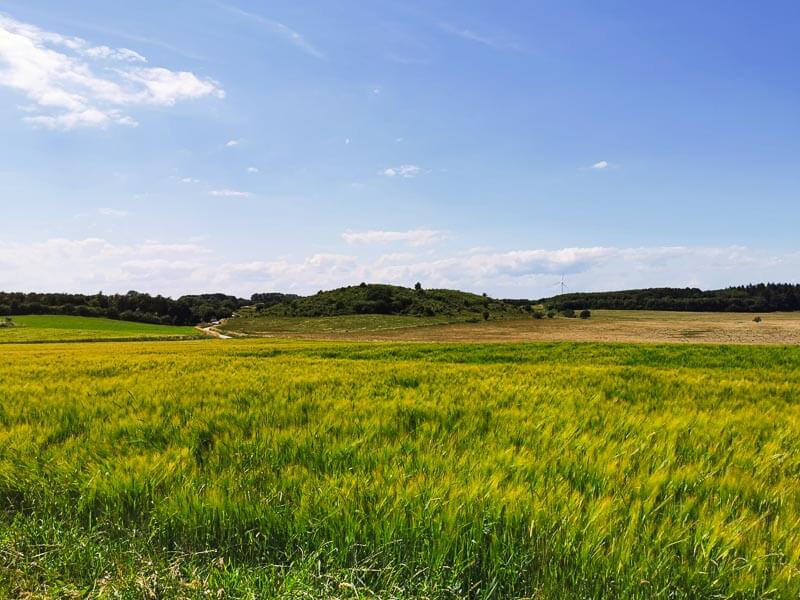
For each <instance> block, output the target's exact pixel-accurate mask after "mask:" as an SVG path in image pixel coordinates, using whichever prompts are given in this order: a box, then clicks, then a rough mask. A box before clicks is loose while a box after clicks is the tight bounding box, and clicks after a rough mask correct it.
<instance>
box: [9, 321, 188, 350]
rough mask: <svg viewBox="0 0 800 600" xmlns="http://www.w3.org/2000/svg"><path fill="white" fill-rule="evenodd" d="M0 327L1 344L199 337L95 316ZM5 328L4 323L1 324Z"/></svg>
mask: <svg viewBox="0 0 800 600" xmlns="http://www.w3.org/2000/svg"><path fill="white" fill-rule="evenodd" d="M11 319H12V320H11V324H10V325H9V326H3V327H0V344H4V343H6V344H11V343H29V342H71V341H76V342H78V341H101V340H102V341H112V340H119V341H122V340H156V339H183V338H189V337H201V335H202V334H200V333H199V332H198V331H197V330H196V329H194V328H193V327H177V326H172V325H151V324H149V323H132V322H129V321H117V320H113V319H103V318H98V317H68V316H64V315H28V316H21V317H11ZM2 324H3V325H5V321H3V323H2Z"/></svg>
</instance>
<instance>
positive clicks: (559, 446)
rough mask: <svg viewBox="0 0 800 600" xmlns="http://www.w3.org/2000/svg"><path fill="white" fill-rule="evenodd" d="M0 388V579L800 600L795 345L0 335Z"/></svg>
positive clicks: (32, 585) (207, 590)
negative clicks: (62, 341) (65, 341)
mask: <svg viewBox="0 0 800 600" xmlns="http://www.w3.org/2000/svg"><path fill="white" fill-rule="evenodd" d="M0 382H2V385H0V597H1V596H5V597H8V598H19V597H25V596H26V595H31V597H36V598H62V597H98V598H99V597H103V598H105V597H119V598H147V597H153V598H158V597H160V598H174V597H182V598H207V597H224V598H271V597H286V598H304V597H318V598H333V597H347V598H355V597H375V596H379V597H385V598H389V597H407V598H419V597H435V598H453V597H471V598H489V597H491V598H512V597H534V598H598V597H614V598H765V597H766V598H797V597H798V594H800V570H799V569H800V404H799V403H798V398H800V348H798V347H762V346H752V347H742V346H699V345H698V346H666V345H665V346H655V345H618V344H617V345H611V344H606V345H604V344H528V345H480V344H471V345H446V344H441V345H428V344H409V345H403V344H382V343H379V344H368V343H359V344H356V343H331V342H324V343H320V342H289V341H269V340H230V341H228V342H225V343H215V342H213V341H207V340H200V341H190V342H181V343H170V342H160V343H157V344H156V343H137V344H127V343H121V344H108V345H106V344H104V345H97V344H71V345H28V346H22V345H18V346H14V345H8V346H4V347H3V348H2V349H0ZM220 590H221V591H220Z"/></svg>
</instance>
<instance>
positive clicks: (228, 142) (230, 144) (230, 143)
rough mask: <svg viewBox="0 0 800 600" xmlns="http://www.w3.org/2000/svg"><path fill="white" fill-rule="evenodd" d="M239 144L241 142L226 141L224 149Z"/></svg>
mask: <svg viewBox="0 0 800 600" xmlns="http://www.w3.org/2000/svg"><path fill="white" fill-rule="evenodd" d="M240 143H241V140H228V141H227V142H225V147H226V148H235V147H236V146H238V145H239V144H240Z"/></svg>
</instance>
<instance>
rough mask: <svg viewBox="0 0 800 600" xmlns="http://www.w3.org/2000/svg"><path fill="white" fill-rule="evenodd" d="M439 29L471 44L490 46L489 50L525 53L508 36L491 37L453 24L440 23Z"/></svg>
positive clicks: (517, 43)
mask: <svg viewBox="0 0 800 600" xmlns="http://www.w3.org/2000/svg"><path fill="white" fill-rule="evenodd" d="M439 28H440V29H441V30H442V31H444V32H445V33H448V34H450V35H454V36H456V37H460V38H461V39H464V40H467V41H469V42H475V43H477V44H482V45H484V46H488V47H489V48H496V49H499V50H515V51H517V52H522V51H524V48H523V47H522V45H520V44H519V42H517V41H516V40H514V39H513V38H512V37H511V36H509V35H508V34H503V35H493V36H489V35H486V34H483V33H478V32H476V31H474V30H472V29H467V28H465V27H458V26H456V25H453V24H452V23H440V24H439Z"/></svg>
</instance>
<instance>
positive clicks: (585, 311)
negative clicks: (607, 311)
mask: <svg viewBox="0 0 800 600" xmlns="http://www.w3.org/2000/svg"><path fill="white" fill-rule="evenodd" d="M591 316H592V311H590V310H589V309H588V308H584V309H583V310H582V311H581V319H588V318H590V317H591Z"/></svg>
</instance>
